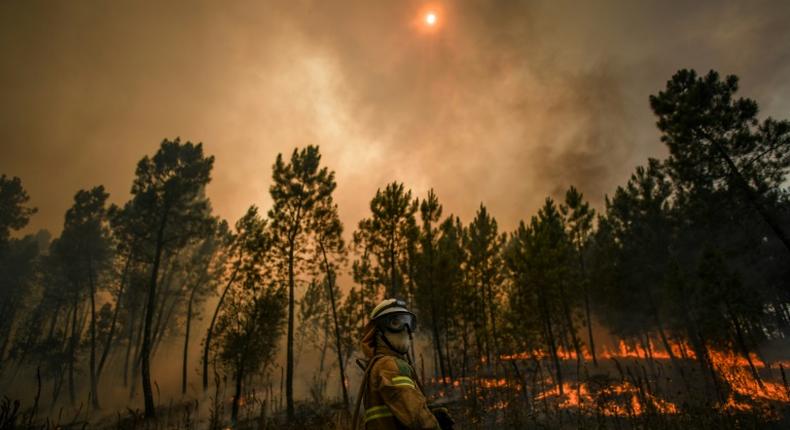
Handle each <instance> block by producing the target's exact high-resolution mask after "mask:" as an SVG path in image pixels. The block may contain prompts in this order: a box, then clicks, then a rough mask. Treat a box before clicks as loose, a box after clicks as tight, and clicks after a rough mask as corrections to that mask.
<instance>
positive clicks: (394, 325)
mask: <svg viewBox="0 0 790 430" xmlns="http://www.w3.org/2000/svg"><path fill="white" fill-rule="evenodd" d="M378 326H379V328H381V329H384V330H387V331H390V332H394V333H399V332H402V331H403V330H405V329H406V328H407V327H408V329H409V331H411V332H413V331H414V330H415V329H416V328H417V319H416V318H414V315H412V314H407V313H398V314H390V315H384V316H382V317H381V319H380V320H379V321H378Z"/></svg>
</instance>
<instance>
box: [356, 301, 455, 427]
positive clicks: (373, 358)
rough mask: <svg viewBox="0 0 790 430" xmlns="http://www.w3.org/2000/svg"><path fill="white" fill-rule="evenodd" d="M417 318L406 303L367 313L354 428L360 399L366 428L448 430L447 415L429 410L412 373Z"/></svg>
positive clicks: (381, 305) (382, 305) (389, 303)
mask: <svg viewBox="0 0 790 430" xmlns="http://www.w3.org/2000/svg"><path fill="white" fill-rule="evenodd" d="M416 328H417V316H416V315H414V313H412V312H411V311H409V309H408V308H407V307H406V302H404V301H402V300H396V299H387V300H384V301H382V302H381V303H379V304H378V305H377V306H376V307H375V308H374V309H373V311H372V312H371V313H370V321H369V322H368V324H367V326H366V328H365V335H364V336H363V338H362V342H361V346H362V351H363V352H364V353H365V357H366V358H367V362H366V363H364V364H362V363H360V365H363V366H364V368H365V375H364V377H363V380H362V385H361V387H360V390H359V395H358V396H357V404H356V408H355V409H354V421H353V425H354V428H355V429H356V428H357V426H358V423H359V404H360V400H361V399H362V398H364V406H365V414H364V417H363V418H362V419H363V421H364V428H365V429H367V430H377V429H382V430H383V429H442V430H446V429H452V428H453V420H452V419H451V418H450V416H449V414H448V413H447V409H445V408H441V407H431V406H429V405H428V403H427V401H426V399H425V394H424V392H423V389H422V385H421V384H420V383H419V381H418V379H417V374H416V372H415V371H414V368H413V367H412V365H411V363H410V361H408V360H409V357H408V351H409V347H410V346H411V341H412V333H413V332H414V330H415V329H416Z"/></svg>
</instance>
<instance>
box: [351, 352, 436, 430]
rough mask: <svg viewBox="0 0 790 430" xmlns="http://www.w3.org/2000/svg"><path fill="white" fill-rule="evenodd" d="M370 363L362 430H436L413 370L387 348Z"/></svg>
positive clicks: (431, 414)
mask: <svg viewBox="0 0 790 430" xmlns="http://www.w3.org/2000/svg"><path fill="white" fill-rule="evenodd" d="M376 353H377V355H378V354H383V355H384V356H383V357H381V358H379V359H378V360H376V361H375V362H374V363H373V367H372V368H371V369H370V374H369V377H368V384H367V387H366V389H365V394H364V405H365V418H364V422H365V429H367V430H389V429H439V423H438V422H437V421H436V418H435V417H434V416H433V413H431V411H430V410H429V409H428V405H427V402H426V400H425V395H424V394H423V392H422V390H421V389H420V387H419V385H417V383H416V382H415V375H414V369H413V368H412V367H411V365H409V363H408V362H406V361H405V360H403V359H401V358H399V357H397V356H396V355H395V353H394V352H392V351H391V350H389V349H388V348H382V347H378V348H376Z"/></svg>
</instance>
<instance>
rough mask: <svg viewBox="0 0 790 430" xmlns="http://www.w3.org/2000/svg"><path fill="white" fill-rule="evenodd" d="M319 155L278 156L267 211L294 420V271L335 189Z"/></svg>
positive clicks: (313, 151)
mask: <svg viewBox="0 0 790 430" xmlns="http://www.w3.org/2000/svg"><path fill="white" fill-rule="evenodd" d="M320 162H321V154H320V153H319V151H318V147H317V146H308V147H306V148H304V149H302V150H299V149H294V151H293V153H292V154H291V159H290V162H288V163H286V162H285V161H283V157H282V154H278V155H277V160H276V161H275V163H274V167H273V172H272V179H273V181H274V183H273V184H272V185H271V187H269V193H270V194H271V196H272V200H273V207H272V209H271V210H269V218H270V219H271V222H272V234H273V236H274V241H275V244H276V245H275V248H276V250H277V253H278V254H279V261H280V264H281V266H280V267H282V269H283V270H284V271H286V274H287V275H286V276H287V280H288V335H287V357H286V379H285V390H286V391H285V392H286V404H287V406H286V408H287V415H288V418H289V419H293V417H294V402H293V373H294V351H293V346H294V345H293V344H294V323H295V321H294V301H295V285H296V276H297V269H299V267H300V266H301V265H302V264H305V263H307V262H308V261H307V260H305V255H304V254H305V253H306V252H308V251H309V245H310V244H311V243H312V241H311V231H310V225H311V220H312V218H313V217H314V216H315V208H316V207H317V206H320V205H322V204H323V203H324V202H325V200H327V199H329V198H331V195H332V191H334V189H335V187H336V186H337V185H336V183H335V174H334V172H331V171H329V170H328V169H327V168H326V167H323V168H322V167H320Z"/></svg>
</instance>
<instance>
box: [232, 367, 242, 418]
mask: <svg viewBox="0 0 790 430" xmlns="http://www.w3.org/2000/svg"><path fill="white" fill-rule="evenodd" d="M243 379H244V361H243V360H242V361H241V363H239V368H238V369H237V371H236V381H235V382H236V391H235V393H234V394H233V406H232V407H231V412H230V421H231V423H233V427H234V428H235V427H236V424H237V423H238V419H239V403H240V401H241V382H242V380H243Z"/></svg>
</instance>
